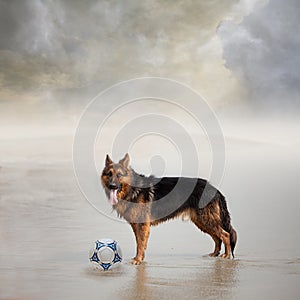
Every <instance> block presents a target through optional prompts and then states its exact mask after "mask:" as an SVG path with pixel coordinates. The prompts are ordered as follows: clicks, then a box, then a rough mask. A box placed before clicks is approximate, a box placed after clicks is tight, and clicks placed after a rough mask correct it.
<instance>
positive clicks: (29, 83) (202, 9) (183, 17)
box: [0, 0, 236, 103]
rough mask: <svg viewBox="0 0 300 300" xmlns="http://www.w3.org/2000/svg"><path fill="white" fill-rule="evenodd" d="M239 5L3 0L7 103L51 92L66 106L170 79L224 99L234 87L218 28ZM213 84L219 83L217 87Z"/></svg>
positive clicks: (2, 76) (220, 1)
mask: <svg viewBox="0 0 300 300" xmlns="http://www.w3.org/2000/svg"><path fill="white" fill-rule="evenodd" d="M235 3H236V1H235V0H228V1H224V0H216V1H193V0H187V1H171V0H169V1H158V0H146V1H137V0H127V1H106V0H101V1H96V0H90V1H79V0H76V1H50V0H49V1H42V0H31V1H29V0H27V1H25V0H24V1H21V2H20V1H14V0H12V1H1V2H0V8H1V9H0V14H1V15H0V20H1V21H0V22H1V24H0V25H1V26H0V28H1V30H0V41H1V43H0V67H1V68H0V85H1V91H2V92H1V93H0V97H1V99H13V97H15V98H18V99H19V100H20V99H22V98H23V95H24V93H31V95H32V97H37V98H38V97H42V96H43V93H50V94H52V95H53V98H54V100H53V101H62V102H63V103H64V102H66V100H65V99H64V97H61V95H62V94H63V93H62V92H63V91H65V92H66V93H67V95H69V93H70V90H78V89H87V88H88V87H90V86H95V85H97V86H98V89H101V88H103V87H107V86H109V85H110V84H114V83H116V82H118V81H121V80H126V79H129V78H133V77H139V76H163V77H170V78H173V79H177V80H180V81H183V82H185V83H187V84H191V85H194V87H196V88H199V90H201V91H204V94H206V96H208V98H210V99H212V101H215V102H218V101H222V100H221V99H222V93H224V94H226V93H227V91H226V88H225V86H227V87H230V86H231V85H232V88H234V85H235V82H234V80H232V78H230V77H229V76H228V72H227V70H226V69H225V68H224V67H223V65H222V57H221V53H222V47H221V44H220V42H219V40H218V39H216V36H215V29H216V27H217V25H218V24H219V22H220V21H221V20H222V19H223V18H224V17H225V16H226V15H227V14H229V13H230V11H231V9H232V8H233V6H234V4H235ZM211 81H213V82H219V84H218V88H217V89H216V87H215V86H214V85H212V84H211ZM221 82H224V84H220V83H221ZM216 90H218V93H216ZM39 93H41V94H39ZM56 96H60V97H61V98H60V99H58V98H56ZM62 99H63V100H62ZM20 101H21V100H20ZM70 101H72V102H73V103H75V102H78V101H81V100H78V101H76V99H75V98H74V97H73V98H72V99H70Z"/></svg>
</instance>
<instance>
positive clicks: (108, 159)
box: [105, 154, 113, 166]
mask: <svg viewBox="0 0 300 300" xmlns="http://www.w3.org/2000/svg"><path fill="white" fill-rule="evenodd" d="M112 163H113V161H112V160H111V158H110V157H109V155H108V154H106V159H105V166H108V165H110V164H112Z"/></svg>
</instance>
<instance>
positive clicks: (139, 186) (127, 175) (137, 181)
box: [101, 154, 237, 265]
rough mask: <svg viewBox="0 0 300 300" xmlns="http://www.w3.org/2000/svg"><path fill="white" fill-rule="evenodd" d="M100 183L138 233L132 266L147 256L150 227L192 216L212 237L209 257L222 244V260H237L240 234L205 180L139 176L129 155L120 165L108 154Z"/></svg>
mask: <svg viewBox="0 0 300 300" xmlns="http://www.w3.org/2000/svg"><path fill="white" fill-rule="evenodd" d="M101 180H102V184H103V187H104V189H105V193H106V195H107V197H108V199H109V201H110V204H111V205H112V207H113V209H114V210H116V211H117V213H118V215H119V217H122V218H124V219H125V220H126V221H127V222H128V223H129V224H130V225H131V227H132V229H133V232H134V234H135V239H136V245H137V250H136V256H135V257H134V258H133V260H132V263H133V264H135V265H138V264H140V263H141V262H142V261H143V259H144V257H145V250H146V247H147V242H148V237H149V233H150V226H153V225H158V224H159V223H161V222H164V221H166V220H169V219H173V218H176V217H179V216H183V218H186V217H189V218H190V220H191V221H192V222H193V223H194V224H195V225H196V226H197V227H198V228H199V229H200V230H202V231H203V232H205V233H208V234H209V235H210V236H211V237H212V239H213V240H214V242H215V249H214V251H213V252H212V253H211V254H209V255H210V256H218V255H219V253H220V250H221V244H222V242H223V243H224V246H225V253H224V254H222V255H221V257H223V258H230V255H231V253H232V256H233V257H234V254H233V250H234V247H235V244H236V241H237V234H236V231H235V230H234V229H233V227H232V226H231V224H230V215H229V212H228V209H227V205H226V201H225V198H224V196H223V195H222V194H221V192H219V191H218V190H217V189H215V188H213V187H212V186H211V185H210V184H209V183H208V182H207V181H206V180H204V179H200V178H186V177H163V178H155V177H154V176H150V177H146V176H144V175H139V174H137V173H136V172H135V171H134V170H133V169H132V168H131V167H130V166H129V155H128V154H126V155H125V156H124V158H123V159H121V160H120V161H119V162H118V163H114V162H113V161H112V160H111V158H110V157H109V155H107V156H106V161H105V167H104V169H103V172H102V175H101ZM207 191H208V192H207ZM211 191H213V192H211Z"/></svg>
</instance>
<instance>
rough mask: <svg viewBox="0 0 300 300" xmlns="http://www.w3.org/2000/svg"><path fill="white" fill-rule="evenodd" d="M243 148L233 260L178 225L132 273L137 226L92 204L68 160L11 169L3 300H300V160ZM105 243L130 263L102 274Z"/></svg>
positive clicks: (0, 256) (160, 234)
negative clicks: (92, 255) (96, 260)
mask: <svg viewBox="0 0 300 300" xmlns="http://www.w3.org/2000/svg"><path fill="white" fill-rule="evenodd" d="M238 147H239V146H234V145H233V146H232V147H231V148H230V149H229V151H228V157H227V169H226V173H225V177H224V180H223V183H222V187H221V189H222V191H223V193H224V194H225V195H226V197H227V200H228V206H229V210H230V212H231V214H232V219H233V226H234V227H235V228H236V230H237V232H238V244H237V248H236V259H234V260H223V259H220V258H210V257H208V256H206V254H207V253H209V252H211V250H212V249H213V243H212V240H211V238H210V237H209V236H207V235H204V234H203V233H201V232H200V231H199V230H198V229H197V228H196V227H195V226H194V225H193V224H191V223H190V222H182V221H181V220H176V221H171V222H168V223H165V224H162V225H160V226H158V227H155V228H153V229H152V231H151V236H150V240H149V246H148V249H147V254H146V262H145V263H143V264H142V265H140V266H133V265H131V264H130V263H129V260H130V258H131V257H132V256H134V250H135V249H134V247H135V246H134V237H133V234H132V232H131V229H130V228H129V226H128V225H127V224H125V223H124V222H119V221H116V219H115V215H114V212H111V210H110V208H109V205H108V203H107V202H106V200H105V199H104V195H103V198H102V199H99V207H97V208H98V209H100V210H102V208H103V207H105V209H106V211H105V213H106V214H109V216H111V218H108V217H106V216H105V215H103V214H101V213H99V212H98V211H97V210H95V209H94V208H93V207H92V206H91V205H90V204H89V203H88V202H87V201H86V200H85V198H84V197H83V196H82V195H81V193H80V191H79V189H78V187H77V185H76V180H75V177H74V174H73V170H72V165H71V162H70V161H67V160H66V161H60V162H57V161H56V162H52V163H48V164H45V163H40V162H37V161H36V162H33V161H31V162H30V163H29V162H26V161H15V162H13V161H10V162H3V163H2V165H1V169H0V197H1V198H0V225H1V227H0V245H1V246H0V299H69V298H72V299H83V298H87V299H92V298H96V299H97V298H101V299H108V298H110V299H115V298H116V299H179V298H183V299H185V298H189V299H199V298H200V299H201V298H205V299H220V298H222V299H283V298H288V299H298V297H299V292H300V287H299V279H300V242H299V240H298V236H299V234H298V230H299V218H298V211H299V207H300V205H299V201H300V200H299V196H297V195H299V193H300V185H299V183H298V179H299V178H300V166H299V164H300V160H299V154H298V153H297V152H296V151H291V152H289V155H283V152H284V153H285V154H286V150H285V149H284V150H282V149H277V150H276V151H271V152H270V151H269V152H268V151H267V150H268V149H265V148H264V147H265V146H259V147H258V148H256V147H253V148H252V149H251V150H250V151H249V148H248V152H243V151H240V150H239V149H238ZM237 150H238V151H237ZM265 150H266V151H265ZM265 153H271V155H268V156H266V155H265ZM100 203H101V204H100ZM105 237H111V238H114V239H116V240H118V241H119V243H120V245H121V247H122V250H123V255H124V263H122V265H121V266H120V267H119V268H117V269H115V270H112V271H108V272H99V271H98V272H96V271H95V270H93V269H92V268H91V266H90V265H89V262H88V253H89V249H90V246H91V245H92V242H93V241H94V240H96V239H98V238H105Z"/></svg>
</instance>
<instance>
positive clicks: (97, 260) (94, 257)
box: [90, 252, 100, 263]
mask: <svg viewBox="0 0 300 300" xmlns="http://www.w3.org/2000/svg"><path fill="white" fill-rule="evenodd" d="M90 261H95V262H96V263H99V262H100V260H99V258H98V256H97V253H96V252H94V253H93V256H92V257H91V258H90Z"/></svg>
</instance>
